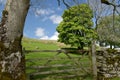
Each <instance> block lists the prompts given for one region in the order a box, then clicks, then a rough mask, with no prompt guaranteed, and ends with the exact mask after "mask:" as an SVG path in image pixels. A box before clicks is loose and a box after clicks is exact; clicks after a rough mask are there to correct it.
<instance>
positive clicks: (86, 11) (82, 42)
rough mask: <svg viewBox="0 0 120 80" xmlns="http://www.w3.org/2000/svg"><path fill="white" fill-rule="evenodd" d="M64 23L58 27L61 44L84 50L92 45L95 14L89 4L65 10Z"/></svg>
mask: <svg viewBox="0 0 120 80" xmlns="http://www.w3.org/2000/svg"><path fill="white" fill-rule="evenodd" d="M62 18H63V21H62V22H61V23H60V24H59V25H58V27H57V31H58V33H59V39H58V41H59V42H63V43H65V44H70V45H71V46H74V47H78V48H79V49H83V47H84V46H86V45H88V44H90V42H91V40H92V38H93V37H95V32H94V30H93V29H92V26H93V22H92V18H93V14H92V10H91V9H90V7H89V6H88V5H87V4H80V5H77V6H73V7H71V8H69V9H68V10H65V11H64V13H63V15H62Z"/></svg>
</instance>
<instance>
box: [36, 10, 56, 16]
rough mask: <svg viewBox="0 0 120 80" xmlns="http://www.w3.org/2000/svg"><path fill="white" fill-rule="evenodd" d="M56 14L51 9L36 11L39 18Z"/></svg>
mask: <svg viewBox="0 0 120 80" xmlns="http://www.w3.org/2000/svg"><path fill="white" fill-rule="evenodd" d="M52 13H54V11H53V10H51V9H36V11H35V15H36V16H38V15H49V14H52Z"/></svg>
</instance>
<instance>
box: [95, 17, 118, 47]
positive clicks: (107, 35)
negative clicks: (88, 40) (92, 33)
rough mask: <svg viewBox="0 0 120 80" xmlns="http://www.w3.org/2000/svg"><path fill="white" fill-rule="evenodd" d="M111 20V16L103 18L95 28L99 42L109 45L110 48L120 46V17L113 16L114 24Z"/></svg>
mask: <svg viewBox="0 0 120 80" xmlns="http://www.w3.org/2000/svg"><path fill="white" fill-rule="evenodd" d="M112 19H113V16H106V17H103V18H102V19H101V20H100V21H99V24H98V27H97V33H98V36H99V41H100V42H104V43H106V44H108V45H110V46H111V48H112V46H114V45H117V46H118V45H119V44H120V35H119V34H120V23H119V21H120V17H119V16H115V20H114V24H113V20H112Z"/></svg>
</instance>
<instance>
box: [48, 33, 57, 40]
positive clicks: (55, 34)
mask: <svg viewBox="0 0 120 80" xmlns="http://www.w3.org/2000/svg"><path fill="white" fill-rule="evenodd" d="M58 34H59V33H58V32H55V33H54V35H53V36H51V37H50V40H58Z"/></svg>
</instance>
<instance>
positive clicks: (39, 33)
mask: <svg viewBox="0 0 120 80" xmlns="http://www.w3.org/2000/svg"><path fill="white" fill-rule="evenodd" d="M35 36H37V37H39V39H42V40H57V39H58V32H55V33H54V34H53V35H52V36H50V37H48V36H47V35H46V33H45V29H43V28H37V29H36V31H35Z"/></svg>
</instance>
